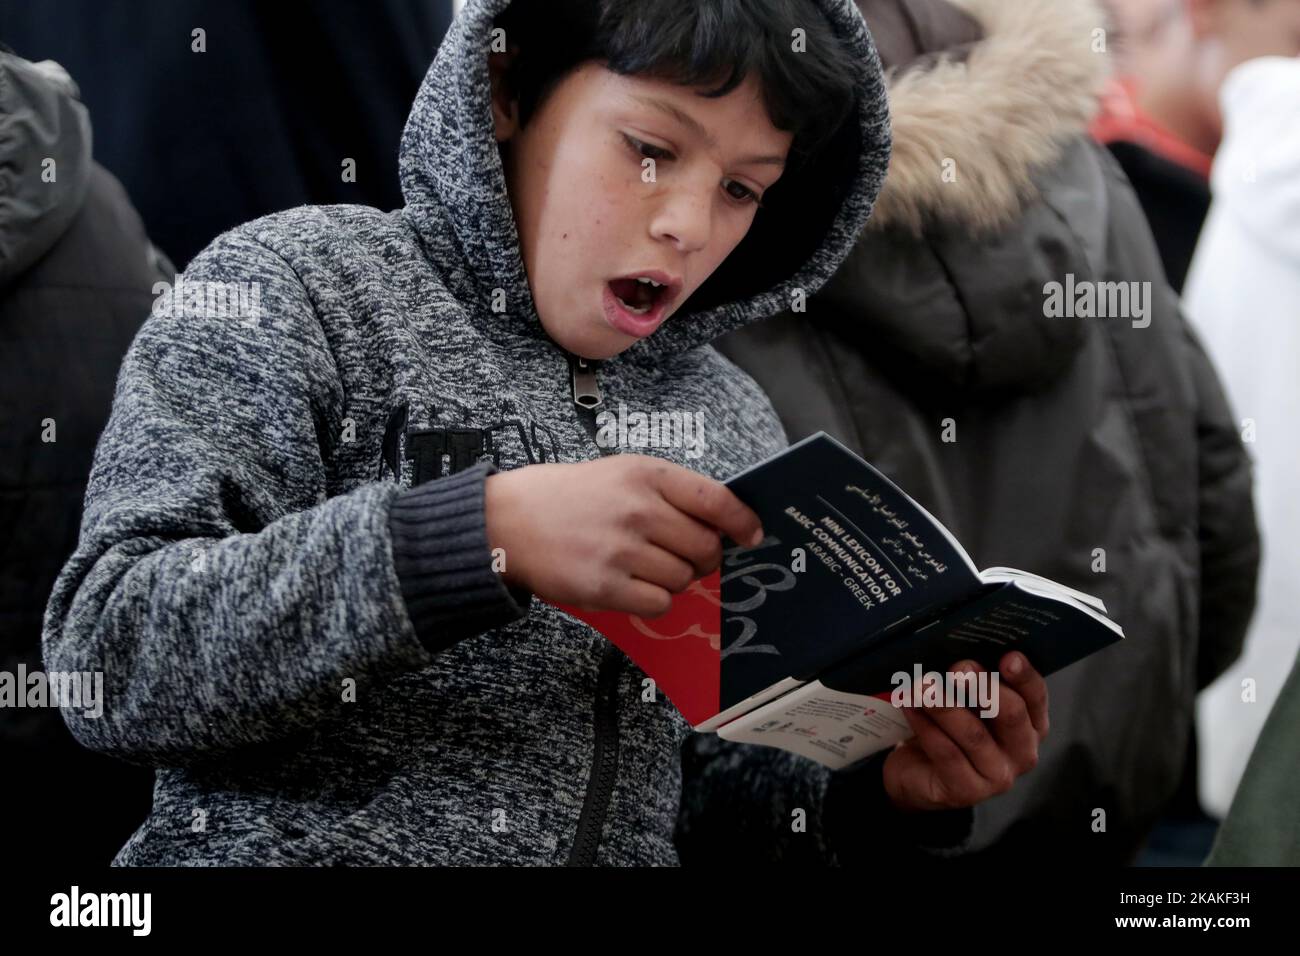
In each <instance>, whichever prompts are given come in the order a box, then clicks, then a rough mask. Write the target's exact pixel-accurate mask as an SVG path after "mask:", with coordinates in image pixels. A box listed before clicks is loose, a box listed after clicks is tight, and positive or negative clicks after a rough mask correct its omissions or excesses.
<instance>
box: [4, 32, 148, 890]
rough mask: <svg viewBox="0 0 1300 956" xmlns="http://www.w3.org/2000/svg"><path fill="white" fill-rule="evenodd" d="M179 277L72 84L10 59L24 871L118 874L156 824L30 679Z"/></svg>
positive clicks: (11, 815) (14, 604) (11, 655)
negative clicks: (133, 368)
mask: <svg viewBox="0 0 1300 956" xmlns="http://www.w3.org/2000/svg"><path fill="white" fill-rule="evenodd" d="M172 276H173V270H172V268H171V265H170V263H169V262H167V260H166V259H165V258H164V257H162V256H161V255H159V254H158V253H157V251H156V250H155V249H154V248H153V246H152V245H151V244H150V242H149V239H148V237H147V236H146V234H145V230H144V227H143V226H142V225H141V223H140V217H139V216H138V215H136V212H135V210H134V209H133V208H132V207H131V202H130V200H129V199H128V198H127V195H126V193H125V192H124V191H123V189H122V185H121V184H120V183H119V182H118V181H117V180H116V179H115V178H114V177H113V176H112V175H111V174H110V173H108V172H107V171H106V170H105V169H104V168H103V167H102V166H100V165H99V164H98V163H96V162H95V161H94V159H93V158H92V153H91V125H90V116H89V113H88V111H87V109H86V107H85V105H84V104H82V103H81V102H80V100H79V99H78V95H77V86H76V84H75V83H74V82H73V81H72V79H71V78H70V77H69V76H68V74H67V72H66V71H65V70H64V69H63V68H62V67H61V66H60V65H59V64H57V63H53V62H49V61H46V62H42V63H31V62H29V61H27V60H24V59H22V58H20V57H17V56H15V55H13V54H12V53H11V52H7V51H0V672H3V673H4V674H5V675H6V677H7V678H8V680H9V681H12V682H13V683H11V685H10V690H11V692H12V694H14V695H15V696H14V697H13V698H12V699H4V698H2V697H0V767H3V768H4V786H3V787H0V820H3V822H4V826H5V828H6V831H7V833H6V836H5V856H6V858H10V859H13V860H15V861H17V860H29V859H57V860H58V861H59V862H60V863H62V864H65V865H68V866H74V867H79V866H102V865H106V864H107V863H108V861H109V860H110V859H112V856H113V853H114V852H115V851H116V850H117V848H118V847H119V846H121V844H122V842H123V841H124V840H125V839H126V837H127V836H129V835H130V834H131V832H132V830H134V829H135V827H137V826H139V824H140V823H141V821H143V820H144V818H145V816H146V815H147V814H148V812H149V799H150V792H151V790H152V786H153V774H152V772H150V771H148V770H144V769H141V768H139V767H132V766H129V765H127V764H125V763H121V762H119V761H117V760H114V759H112V758H109V757H106V756H103V755H102V754H96V753H92V752H90V751H88V750H86V749H85V748H83V747H81V746H80V745H79V744H77V743H76V741H75V740H73V738H72V735H71V734H70V733H69V732H68V728H67V726H66V725H65V724H64V721H63V718H62V717H61V716H60V714H59V711H58V709H57V708H54V707H39V706H35V707H33V706H28V705H27V702H28V699H29V688H30V686H31V685H30V684H29V683H28V681H27V680H26V679H24V680H23V681H21V682H19V675H21V674H25V675H27V676H28V677H30V676H31V675H33V674H36V673H38V672H39V673H44V670H43V667H42V663H41V655H40V651H41V619H42V615H43V613H44V610H45V601H46V598H48V596H49V593H50V589H51V588H52V587H53V586H54V579H55V577H56V576H57V574H58V572H59V568H61V567H62V566H63V563H64V562H65V561H66V560H67V559H68V557H69V555H71V554H72V551H73V549H74V548H75V547H76V544H77V529H78V526H79V524H80V522H81V505H82V497H83V496H84V495H85V491H86V476H87V475H88V474H89V473H90V464H91V455H92V453H93V451H94V449H95V442H96V441H97V440H98V438H99V433H100V432H101V431H102V430H103V427H104V423H105V422H106V421H107V419H108V412H109V406H110V405H111V403H112V400H113V387H114V382H115V381H116V379H117V371H118V366H119V364H120V363H121V360H122V356H123V355H124V354H125V353H126V350H127V346H128V345H130V343H131V339H132V337H133V336H134V335H135V333H136V330H137V329H138V328H139V327H140V325H141V323H142V322H143V321H144V319H145V316H146V315H148V313H149V307H150V305H151V304H152V302H153V291H152V290H153V287H154V283H155V282H166V281H170V279H171V278H172ZM16 695H23V698H24V699H23V706H19V705H18V700H17V696H16ZM32 703H39V698H34V699H32ZM69 820H75V821H76V825H75V826H69V825H68V821H69Z"/></svg>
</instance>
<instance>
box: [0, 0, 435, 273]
mask: <svg viewBox="0 0 1300 956" xmlns="http://www.w3.org/2000/svg"><path fill="white" fill-rule="evenodd" d="M450 20H451V2H450V0H368V2H366V3H347V2H344V3H339V2H334V0H311V2H309V3H292V4H286V3H267V2H265V0H95V2H94V3H85V2H82V0H41V2H40V3H30V2H29V0H0V36H3V37H6V39H7V41H8V43H9V44H10V46H12V47H13V48H14V49H15V50H17V51H18V52H19V53H21V54H22V55H24V56H26V57H29V58H31V59H37V58H46V57H48V58H52V59H55V60H58V61H59V62H60V63H62V64H63V65H64V66H65V67H67V69H68V71H69V72H70V73H71V74H72V75H73V76H75V77H77V78H78V80H79V81H80V84H81V87H82V89H83V91H84V93H85V97H86V99H85V102H86V106H87V107H88V108H89V109H90V112H91V115H92V116H94V117H95V120H96V130H95V133H96V142H95V153H96V156H97V158H98V159H99V161H100V162H101V163H102V164H103V165H104V166H106V167H107V168H108V169H109V170H111V171H112V172H113V173H115V174H116V175H117V176H118V177H119V178H120V179H121V180H122V182H123V183H124V184H125V186H126V190H127V193H128V194H129V195H130V196H131V198H132V199H133V200H134V201H135V204H136V208H137V209H139V210H140V215H141V216H142V217H143V218H144V223H145V226H146V228H147V229H148V230H149V234H150V235H151V236H152V237H153V240H154V242H155V243H157V244H158V245H159V246H160V247H161V248H162V249H163V251H165V252H166V253H167V255H168V256H169V257H170V258H171V259H172V261H173V262H175V263H176V266H177V268H180V269H183V268H185V266H186V265H188V264H189V261H190V259H191V258H193V257H194V255H195V253H197V252H198V251H199V250H200V249H202V248H203V247H204V246H206V245H207V244H208V243H209V242H211V241H212V240H213V239H214V238H216V236H217V235H218V234H219V233H222V232H225V231H226V230H227V229H230V228H232V227H233V226H236V225H238V224H240V223H243V222H248V221H249V220H252V219H256V218H258V217H259V216H263V215H266V214H268V213H272V212H278V211H280V210H282V209H289V208H292V207H294V206H302V205H305V204H307V203H321V204H328V203H361V204H364V205H368V206H377V207H379V208H381V209H394V208H396V207H398V206H400V205H402V193H401V189H400V186H399V184H398V179H397V164H396V162H395V158H396V156H397V150H398V142H399V140H400V138H401V135H402V127H403V126H404V125H405V123H406V113H407V107H409V106H410V103H411V101H412V100H413V99H414V98H415V91H416V89H417V88H418V87H419V85H420V80H421V79H423V78H424V72H425V68H426V67H427V66H428V65H429V61H430V60H432V59H433V54H434V52H435V51H436V50H437V49H438V44H439V43H440V42H441V40H442V37H443V34H444V33H445V32H446V30H447V24H448V23H449V22H450ZM195 31H201V32H200V33H199V34H197V35H196V32H195Z"/></svg>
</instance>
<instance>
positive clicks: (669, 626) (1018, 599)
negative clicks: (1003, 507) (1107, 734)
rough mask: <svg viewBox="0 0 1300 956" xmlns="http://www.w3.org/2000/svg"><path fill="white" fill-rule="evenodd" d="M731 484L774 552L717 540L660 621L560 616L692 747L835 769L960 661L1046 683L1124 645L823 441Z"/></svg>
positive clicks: (1078, 607)
mask: <svg viewBox="0 0 1300 956" xmlns="http://www.w3.org/2000/svg"><path fill="white" fill-rule="evenodd" d="M726 484H727V486H728V487H729V488H731V490H732V491H734V492H735V494H736V496H737V497H738V498H740V500H742V501H743V502H745V503H746V504H747V505H749V506H750V507H751V508H753V509H754V511H756V512H757V513H758V516H759V518H760V519H761V520H762V522H763V529H764V532H765V534H766V537H765V538H764V540H763V541H762V543H760V544H759V545H757V546H756V547H752V548H747V547H741V546H738V545H736V544H735V542H732V541H730V540H724V542H723V545H724V558H723V562H722V566H721V567H720V568H719V569H718V570H717V571H715V572H713V573H712V574H710V575H709V576H707V577H705V578H701V579H700V580H697V581H695V582H693V583H692V584H691V585H690V587H689V588H688V589H687V590H686V591H684V592H683V593H681V594H679V595H677V596H676V597H675V599H674V601H673V605H672V608H671V609H670V610H669V612H668V613H667V614H664V615H662V616H660V617H656V618H640V617H636V616H634V615H630V614H626V613H622V612H614V611H585V610H581V609H578V608H574V607H570V606H566V605H558V606H559V607H560V609H561V610H563V611H565V612H566V613H568V614H571V615H573V616H574V617H576V618H579V619H580V620H582V621H585V622H586V623H588V624H590V625H591V626H592V627H594V628H595V629H596V630H598V631H600V632H601V633H602V634H604V635H605V636H606V637H607V638H608V639H609V640H611V641H613V642H614V643H615V644H616V645H618V647H619V648H621V649H622V650H623V652H624V653H626V654H627V655H628V656H629V657H630V658H631V659H632V660H633V661H634V662H635V663H636V664H637V666H638V667H640V668H641V670H642V671H644V672H645V674H646V675H647V676H648V677H650V678H651V679H652V680H653V681H654V682H655V686H656V687H657V689H658V690H661V691H663V692H664V694H665V695H666V696H667V697H668V699H669V700H670V701H671V702H672V703H673V705H674V706H676V707H677V709H678V710H679V711H681V713H682V715H683V716H684V717H685V718H686V719H687V720H688V721H690V723H691V725H692V726H693V727H694V728H695V729H696V730H699V731H706V732H710V731H716V732H717V733H718V735H719V736H721V737H723V738H725V739H728V740H737V741H743V742H747V743H756V744H765V745H768V746H772V747H781V748H783V749H786V750H790V751H793V752H795V753H798V754H802V755H803V756H806V757H810V758H812V759H814V760H817V761H818V762H820V763H822V764H825V765H826V766H828V767H831V768H833V769H840V768H843V767H846V766H848V765H850V764H853V763H856V762H857V761H859V760H861V759H863V758H865V757H867V756H870V755H871V754H873V753H876V752H877V751H879V750H882V749H884V748H886V747H890V746H893V745H894V744H896V743H898V742H899V741H901V740H904V739H906V738H907V737H909V736H911V730H910V727H909V725H908V723H907V721H906V720H905V719H904V717H903V714H902V712H901V711H900V710H899V709H898V708H897V707H895V706H894V703H893V698H894V697H895V696H896V695H897V694H900V693H905V694H907V700H909V701H914V702H918V703H919V702H920V701H921V697H920V695H921V689H920V687H919V685H920V682H921V681H920V679H921V676H922V675H924V674H928V673H931V672H936V673H938V674H940V675H944V674H945V672H946V671H947V669H948V668H949V667H951V666H952V665H953V664H956V663H957V662H959V661H962V660H975V661H978V662H979V663H980V664H981V665H982V666H983V667H984V668H985V669H986V670H988V671H989V672H990V673H991V672H993V671H995V670H996V668H997V665H998V662H999V661H1000V660H1001V658H1002V656H1003V655H1004V654H1006V653H1007V652H1008V651H1011V650H1019V651H1021V652H1023V653H1024V654H1025V656H1026V657H1027V658H1029V660H1030V662H1031V663H1032V664H1033V665H1034V667H1035V668H1037V669H1038V671H1039V672H1040V673H1042V674H1044V675H1047V674H1050V673H1052V672H1053V671H1057V670H1060V669H1061V668H1062V667H1065V666H1067V665H1068V664H1072V663H1073V662H1075V661H1077V660H1079V659H1081V658H1083V657H1086V656H1087V655H1089V654H1092V653H1094V652H1096V651H1099V650H1101V649H1102V648H1104V647H1106V646H1108V645H1110V644H1113V643H1115V642H1116V641H1119V640H1121V639H1122V638H1123V636H1124V632H1123V630H1122V629H1121V628H1120V626H1119V625H1118V624H1116V623H1115V622H1114V621H1111V620H1110V619H1109V618H1108V617H1107V616H1106V608H1105V606H1104V605H1103V604H1102V602H1101V601H1099V600H1098V599H1097V598H1095V597H1091V596H1089V595H1087V594H1083V593H1081V592H1079V591H1075V590H1072V589H1071V588H1068V587H1065V586H1064V585H1061V584H1057V583H1056V582H1054V581H1049V580H1048V579H1046V578H1042V577H1039V576H1038V575H1035V574H1031V573H1029V572H1026V571H1019V570H1016V569H1014V568H990V569H988V570H986V571H979V570H978V569H977V568H976V567H975V565H974V563H973V562H972V561H971V559H970V557H969V556H968V555H967V554H966V552H965V551H964V550H963V549H962V546H961V544H960V543H959V542H958V541H957V540H956V538H954V537H953V536H952V534H951V533H949V531H948V530H947V529H946V528H945V527H944V526H943V525H942V524H940V523H939V522H938V521H937V520H935V518H934V517H933V516H931V515H930V514H929V513H928V512H927V511H926V510H925V509H924V508H922V507H921V506H920V505H919V504H917V503H916V502H915V501H913V500H912V499H911V498H910V497H908V496H907V494H905V493H904V492H903V491H902V490H901V489H899V488H898V486H897V485H895V484H894V483H893V482H892V481H890V480H889V479H888V478H886V477H885V476H884V475H882V474H881V473H880V472H878V471H877V470H876V469H875V468H873V467H871V465H869V464H867V463H866V462H865V461H863V460H862V459H861V458H859V457H858V456H857V455H855V454H854V453H853V452H852V451H850V450H849V449H848V448H846V447H844V445H842V444H840V443H839V442H838V441H836V440H835V439H833V438H831V437H830V436H829V435H827V434H826V433H825V432H819V433H818V434H816V435H813V436H812V437H810V438H807V439H805V440H803V441H801V442H799V443H797V444H795V445H792V446H790V447H789V448H787V449H786V450H785V451H783V452H781V453H780V454H777V455H775V456H773V457H772V458H769V459H767V460H766V461H763V462H760V463H759V464H757V465H755V466H753V467H752V468H749V469H747V470H746V471H743V472H741V473H740V474H738V475H736V476H735V477H733V478H732V479H730V480H729V481H728V482H727V483H726ZM908 688H911V689H908ZM950 689H952V688H951V687H950ZM913 695H916V696H913ZM968 700H969V703H970V705H972V706H974V705H975V704H976V702H975V700H974V699H969V698H968Z"/></svg>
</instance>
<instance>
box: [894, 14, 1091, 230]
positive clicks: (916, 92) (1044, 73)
mask: <svg viewBox="0 0 1300 956" xmlns="http://www.w3.org/2000/svg"><path fill="white" fill-rule="evenodd" d="M948 2H950V3H951V4H952V5H953V6H954V7H957V8H959V9H962V10H964V11H966V12H967V13H969V14H970V15H971V16H972V17H974V19H975V20H976V21H978V22H979V24H980V26H981V27H982V28H983V31H984V38H983V39H982V40H981V41H979V42H978V43H976V44H974V45H973V46H972V47H971V48H970V49H969V55H967V56H965V57H964V58H962V59H952V58H941V59H939V61H938V62H936V63H933V64H928V65H926V66H918V67H916V68H909V67H908V66H907V65H901V66H900V67H898V68H896V69H894V70H891V71H890V73H889V74H888V75H887V80H888V85H889V103H890V114H891V125H892V128H893V140H894V152H893V157H892V159H891V160H890V165H889V173H888V176H887V177H886V180H885V185H884V188H883V190H882V192H881V194H880V196H879V198H878V200H877V202H876V208H875V212H874V214H873V217H872V220H871V225H870V227H869V228H874V229H884V228H888V227H893V226H899V227H903V228H906V229H909V230H911V231H913V232H920V230H921V227H922V225H923V224H924V223H925V222H927V221H932V220H934V219H936V218H937V219H942V220H946V221H950V222H956V223H961V224H964V225H966V226H967V227H969V228H971V229H974V230H977V231H988V230H991V229H996V228H998V227H999V226H1004V225H1006V224H1007V223H1008V222H1010V221H1011V220H1013V219H1014V218H1015V217H1016V216H1017V214H1018V213H1019V211H1020V209H1021V204H1022V201H1023V200H1024V198H1025V197H1026V196H1027V195H1032V193H1033V190H1034V187H1033V174H1034V172H1035V171H1036V170H1039V169H1041V168H1042V167H1044V166H1047V165H1049V164H1051V163H1053V162H1054V161H1056V160H1057V159H1058V158H1059V157H1060V155H1061V148H1062V144H1063V143H1064V142H1065V141H1066V140H1068V139H1070V138H1071V137H1074V136H1077V135H1079V134H1081V133H1083V132H1084V131H1085V130H1086V128H1087V125H1088V122H1089V120H1091V118H1092V116H1093V115H1094V113H1095V112H1096V110H1097V106H1098V97H1099V95H1100V93H1101V90H1102V87H1103V86H1104V85H1105V81H1106V77H1107V75H1108V73H1109V56H1108V55H1107V54H1106V53H1105V52H1104V51H1102V52H1098V51H1097V48H1098V46H1099V43H1100V41H1101V40H1103V39H1104V38H1105V33H1104V32H1102V33H1098V31H1104V30H1105V28H1106V15H1105V12H1104V11H1103V9H1102V7H1101V4H1100V3H1099V2H1097V0H948ZM945 173H947V175H945Z"/></svg>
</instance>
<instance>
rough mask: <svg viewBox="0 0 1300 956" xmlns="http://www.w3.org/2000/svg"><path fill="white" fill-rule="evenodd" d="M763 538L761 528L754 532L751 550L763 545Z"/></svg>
mask: <svg viewBox="0 0 1300 956" xmlns="http://www.w3.org/2000/svg"><path fill="white" fill-rule="evenodd" d="M763 538H764V535H763V529H762V528H759V529H758V530H757V531H755V532H754V535H753V537H751V538H750V539H749V546H750V547H751V548H757V547H758V546H759V545H760V544H762V543H763Z"/></svg>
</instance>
